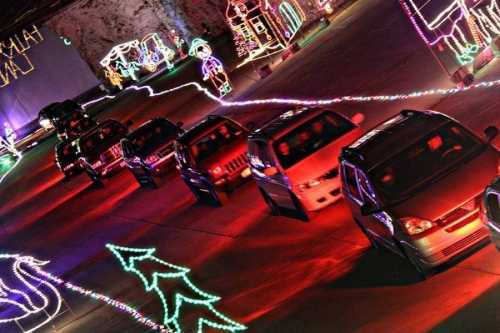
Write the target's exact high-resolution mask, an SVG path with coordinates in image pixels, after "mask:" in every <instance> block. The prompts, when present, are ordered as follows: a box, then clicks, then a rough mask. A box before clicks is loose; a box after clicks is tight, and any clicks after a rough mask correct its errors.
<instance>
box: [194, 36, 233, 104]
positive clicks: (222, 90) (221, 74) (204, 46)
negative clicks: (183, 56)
mask: <svg viewBox="0 0 500 333" xmlns="http://www.w3.org/2000/svg"><path fill="white" fill-rule="evenodd" d="M212 53H213V51H212V48H211V47H210V45H209V44H208V42H207V41H205V40H203V39H202V38H195V39H193V41H192V42H191V47H190V48H189V55H190V56H192V57H196V58H198V59H200V60H201V61H202V64H201V71H202V74H203V81H207V80H209V79H210V81H211V82H212V85H213V86H214V87H215V88H216V89H217V91H218V92H219V97H224V96H226V95H227V94H229V93H230V92H231V91H232V90H233V88H232V86H231V83H230V81H229V76H228V75H227V73H226V70H225V69H224V65H223V64H222V61H220V60H219V59H217V58H216V57H214V56H213V55H212Z"/></svg>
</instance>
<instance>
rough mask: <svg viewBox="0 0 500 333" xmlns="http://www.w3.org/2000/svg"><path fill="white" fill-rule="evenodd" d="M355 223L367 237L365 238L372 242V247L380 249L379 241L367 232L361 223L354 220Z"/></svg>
mask: <svg viewBox="0 0 500 333" xmlns="http://www.w3.org/2000/svg"><path fill="white" fill-rule="evenodd" d="M354 222H355V223H356V224H357V225H358V227H359V229H361V232H362V233H363V234H364V235H365V237H366V238H367V239H368V241H370V245H371V247H372V248H374V249H378V248H379V245H378V243H377V240H376V239H375V237H374V236H373V235H372V234H371V233H370V232H369V231H368V230H366V228H365V226H364V225H363V224H362V223H361V222H359V221H358V220H357V219H354Z"/></svg>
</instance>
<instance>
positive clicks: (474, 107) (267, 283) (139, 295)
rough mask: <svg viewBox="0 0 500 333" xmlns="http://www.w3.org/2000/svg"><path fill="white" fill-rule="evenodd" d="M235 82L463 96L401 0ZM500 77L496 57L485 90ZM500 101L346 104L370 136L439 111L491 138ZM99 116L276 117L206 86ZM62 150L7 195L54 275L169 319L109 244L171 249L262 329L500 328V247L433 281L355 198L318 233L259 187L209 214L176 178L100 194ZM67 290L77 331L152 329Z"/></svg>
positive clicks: (137, 119) (280, 90)
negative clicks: (65, 168)
mask: <svg viewBox="0 0 500 333" xmlns="http://www.w3.org/2000/svg"><path fill="white" fill-rule="evenodd" d="M185 67H186V68H183V69H181V70H179V71H178V72H177V73H176V74H175V75H173V76H171V77H163V78H160V79H158V80H156V81H155V82H154V83H153V86H154V87H155V88H157V89H162V88H167V87H172V86H175V85H176V84H178V83H182V82H185V81H186V78H192V77H196V71H195V70H194V69H195V68H196V67H193V66H191V65H186V66H185ZM193 68H194V69H193ZM234 75H235V81H237V85H238V86H239V85H241V87H242V88H241V89H239V90H240V91H239V93H238V94H237V95H238V97H237V98H239V99H250V98H264V97H276V96H279V97H283V96H291V97H295V98H315V97H316V98H322V97H331V96H340V95H346V94H356V95H357V94H370V95H372V94H390V93H399V92H412V91H415V90H420V89H427V88H434V87H451V86H452V85H451V83H450V82H449V80H448V79H447V78H446V76H444V74H443V73H442V72H441V71H440V69H439V67H438V66H437V65H436V64H435V63H434V62H433V59H432V57H431V56H430V55H429V54H428V51H427V49H426V48H425V47H424V45H423V43H422V42H421V40H420V39H419V38H418V36H417V35H416V33H415V32H414V31H413V30H412V28H411V25H410V24H409V22H408V20H407V18H406V17H405V16H404V15H403V14H402V12H401V10H400V9H399V5H398V3H397V1H387V0H359V1H357V2H356V3H354V5H352V6H351V7H349V8H348V9H346V10H345V12H343V13H342V14H340V15H338V16H337V17H336V18H335V19H334V20H333V22H332V24H331V25H330V27H328V29H326V30H325V31H323V32H322V33H321V34H319V35H318V36H317V37H316V39H315V40H314V41H313V42H312V43H311V44H310V45H309V46H308V47H307V48H304V49H303V50H302V51H300V52H299V53H297V54H296V55H295V56H294V57H293V58H291V59H289V60H287V61H286V62H284V63H283V64H281V65H279V66H277V67H276V69H275V71H274V73H273V74H272V75H271V76H270V77H268V78H266V79H265V80H260V81H257V82H255V83H253V84H251V83H252V82H253V81H252V80H254V77H255V76H253V77H251V76H245V75H247V73H246V72H243V73H235V74H234ZM238 75H240V76H238ZM248 75H251V74H248ZM499 76H500V66H499V64H498V63H495V62H494V63H492V64H490V65H489V66H488V67H487V68H485V69H484V71H483V72H482V73H480V74H479V75H478V80H486V79H491V78H497V77H499ZM248 78H250V79H248ZM243 87H244V88H245V89H244V90H243ZM499 97H500V93H499V92H498V90H497V89H489V90H481V91H473V92H468V93H463V94H459V95H455V96H450V97H447V98H438V97H428V98H421V99H414V100H410V101H406V102H391V103H366V104H354V103H352V104H342V105H337V106H335V107H334V108H335V109H336V110H339V111H340V112H344V113H345V114H348V115H353V114H355V113H357V112H361V113H363V114H364V115H365V116H366V121H365V123H364V124H363V127H365V128H367V129H368V128H369V127H370V126H372V125H373V124H375V123H376V122H379V121H381V120H383V119H385V118H387V117H389V116H391V115H393V114H395V113H396V112H398V111H399V110H401V109H403V108H418V109H427V108H432V109H435V110H437V111H441V112H444V113H447V114H449V115H451V116H453V117H455V118H457V119H458V120H460V121H462V122H463V123H464V124H465V125H467V126H469V127H470V128H472V129H473V130H474V131H477V132H478V134H480V133H481V131H482V130H483V128H484V127H486V126H487V125H490V124H494V125H496V126H498V127H500V116H499V114H500V113H499V111H498V108H499V104H500V98H499ZM233 98H236V96H234V97H233ZM98 108H100V109H105V110H104V111H102V112H100V113H99V115H98V117H99V118H107V117H113V118H116V119H120V120H128V119H133V120H134V123H135V124H136V125H137V124H139V123H141V122H142V121H144V120H147V119H149V118H151V117H152V116H157V115H163V116H167V117H170V118H171V119H173V120H183V121H185V122H186V123H187V124H191V123H193V122H194V121H195V120H196V119H198V118H200V117H201V116H203V115H204V114H206V113H208V112H218V113H224V114H228V115H231V116H233V117H234V118H236V119H238V120H240V121H242V122H243V123H248V122H250V121H252V122H255V123H258V124H260V123H263V122H265V121H266V120H268V119H269V118H271V117H273V116H274V115H275V114H276V111H273V110H272V109H273V108H270V107H267V106H263V107H260V108H259V109H258V110H256V109H253V108H245V109H235V108H229V109H227V108H218V109H216V105H215V103H213V102H210V101H208V100H207V99H206V98H204V97H203V96H202V95H201V94H199V93H195V92H194V91H191V90H187V91H183V92H180V93H178V94H176V95H175V96H171V95H170V96H169V95H166V96H162V97H157V98H147V97H145V96H144V94H141V93H134V94H132V93H127V94H125V95H124V96H122V97H121V98H120V99H119V100H116V101H113V102H111V103H106V104H104V105H102V106H100V107H98ZM94 111H97V108H96V109H93V110H91V112H94ZM54 143H55V140H54V139H51V140H48V141H45V142H44V143H42V144H41V145H40V146H38V147H37V148H36V149H34V150H32V151H31V152H29V153H28V154H27V155H26V156H25V158H24V160H23V162H22V163H21V165H20V167H19V168H18V169H16V171H15V172H14V173H13V174H12V175H11V176H10V177H9V178H8V179H7V180H6V182H5V183H4V184H3V185H2V187H1V188H0V222H1V226H2V228H0V243H1V244H2V246H1V248H2V250H3V251H7V252H11V253H12V252H15V253H24V254H30V255H33V256H35V257H37V258H39V259H44V260H51V263H50V264H49V265H48V269H49V270H50V271H52V272H54V273H57V274H59V275H64V276H65V277H67V278H69V279H71V280H73V281H76V282H77V283H79V284H81V285H83V286H86V287H88V288H92V289H95V290H97V291H100V292H103V293H107V294H109V295H113V296H114V297H118V298H120V299H122V300H125V301H127V302H129V303H131V304H135V305H137V306H143V310H144V312H146V313H147V314H149V315H151V316H152V317H154V318H156V319H159V318H160V314H161V311H160V305H159V302H158V300H157V299H155V297H154V295H152V294H147V293H145V292H144V291H143V290H142V287H141V286H140V283H139V280H138V279H136V278H135V277H133V276H131V275H127V274H126V273H124V272H123V271H122V270H121V268H120V266H119V265H118V262H117V261H116V260H115V259H114V258H113V257H112V256H111V255H110V254H109V252H107V251H106V250H105V247H104V246H105V244H106V243H108V242H111V243H117V244H128V245H129V246H136V247H156V248H157V250H158V256H159V257H161V258H163V259H164V260H167V261H168V262H171V263H174V264H178V265H183V266H187V267H190V268H191V269H192V278H193V280H194V281H196V282H197V284H198V286H200V287H201V288H202V289H204V290H207V291H210V292H213V293H215V294H217V295H220V296H221V297H222V300H221V301H220V302H219V303H218V304H217V307H218V309H220V310H221V311H222V312H224V313H225V314H228V315H229V316H230V317H232V318H234V319H236V320H239V321H241V322H244V323H245V324H246V325H247V326H248V327H249V329H248V332H266V333H268V332H269V333H275V332H276V333H281V332H287V333H290V332H428V331H433V332H498V331H500V311H499V309H500V283H499V281H500V254H499V253H497V252H496V251H495V249H494V248H493V246H492V245H487V246H485V247H483V248H481V249H477V250H476V251H474V252H473V253H471V255H470V256H468V257H466V258H464V259H463V260H461V261H459V262H457V263H454V264H453V265H451V266H450V267H445V268H444V269H443V270H442V271H441V272H440V273H438V274H437V275H435V276H434V277H432V278H431V279H429V280H427V281H425V282H420V281H418V280H417V279H416V277H415V275H414V274H413V271H412V269H411V268H410V267H409V266H408V265H407V264H406V263H405V262H403V261H401V260H400V259H398V258H396V257H395V256H393V255H391V254H390V253H387V252H385V251H375V250H371V249H369V248H368V242H367V241H366V239H365V238H364V237H363V235H362V234H361V232H360V231H359V230H358V229H357V227H356V226H355V224H354V223H353V221H352V220H351V218H350V213H349V211H348V209H347V206H346V205H345V204H344V203H343V201H340V202H338V203H336V204H334V205H332V206H330V207H328V208H326V209H325V210H323V211H321V212H319V213H317V214H314V216H313V219H312V220H311V221H310V222H309V223H302V222H298V221H296V220H292V219H289V218H285V217H271V216H270V215H269V214H268V210H267V208H266V207H265V205H264V202H263V201H262V199H261V198H260V196H259V194H258V191H257V188H256V187H255V185H254V184H253V183H252V182H250V183H247V184H245V185H243V186H242V187H241V188H239V189H237V191H235V192H234V194H232V195H231V197H230V200H229V202H228V203H227V205H225V206H224V207H223V208H212V207H209V206H203V205H199V204H196V203H195V200H194V197H193V196H192V195H191V194H190V192H189V191H188V189H187V188H186V187H185V186H184V184H183V183H182V181H181V179H180V177H179V176H178V175H177V173H176V171H175V170H174V171H172V172H171V173H169V174H168V175H167V176H166V177H165V178H163V179H162V180H161V186H160V188H159V189H158V190H145V189H140V188H139V187H138V185H137V184H136V183H135V181H134V180H133V178H132V176H131V175H130V174H128V173H127V172H126V171H125V172H122V173H120V174H118V175H116V176H115V177H113V178H112V179H110V180H108V181H106V182H105V187H104V188H102V189H97V188H93V187H92V186H91V184H90V182H89V181H88V180H87V179H86V178H85V176H84V175H82V176H80V177H77V178H75V179H73V180H71V181H68V182H66V181H63V180H62V176H61V175H60V174H59V172H58V170H57V168H56V167H55V165H54V164H53V161H54V157H53V145H54ZM496 143H497V144H498V140H497V142H496ZM64 296H65V298H66V299H67V302H68V304H69V305H70V307H71V308H72V309H73V312H67V313H65V314H63V315H62V316H61V317H60V318H58V321H56V326H57V327H59V328H60V329H61V331H63V332H142V331H144V330H143V328H142V327H141V326H138V325H137V324H135V323H134V322H133V321H132V320H130V319H129V318H128V317H126V316H125V315H122V314H117V313H116V312H114V311H113V310H112V309H111V308H110V307H105V306H101V305H100V304H98V303H96V302H93V301H91V300H89V299H86V298H83V297H81V296H77V295H75V294H70V293H67V292H65V293H64ZM190 311H191V310H190ZM196 313H197V312H196V311H192V312H191V313H190V315H188V319H189V318H191V319H192V318H194V316H195V315H196ZM189 325H192V322H191V323H190V322H189V320H188V327H189ZM47 331H49V329H47ZM2 332H3V331H2ZM13 332H14V331H13Z"/></svg>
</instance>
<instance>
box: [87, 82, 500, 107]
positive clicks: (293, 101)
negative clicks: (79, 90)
mask: <svg viewBox="0 0 500 333" xmlns="http://www.w3.org/2000/svg"><path fill="white" fill-rule="evenodd" d="M498 86H500V79H497V80H490V81H483V82H479V83H475V84H472V85H470V86H464V87H454V88H436V89H427V90H420V91H414V92H410V93H399V94H392V95H367V96H363V95H345V96H339V97H332V98H325V99H297V98H284V97H278V98H266V99H252V100H244V101H226V100H223V99H222V98H219V97H217V96H215V95H214V94H212V93H211V92H210V91H209V90H208V89H207V88H204V87H203V86H202V85H200V84H199V83H198V82H189V83H185V84H182V85H179V86H177V87H174V88H169V89H165V90H160V91H158V92H156V91H155V90H154V89H153V88H152V87H151V86H149V85H146V86H137V85H132V86H129V87H127V88H125V89H124V90H135V91H143V90H144V91H146V92H147V93H148V95H149V97H158V96H162V95H166V94H170V93H173V92H176V91H179V90H181V89H184V88H189V87H194V88H195V89H196V90H198V91H200V92H202V93H203V94H205V95H206V96H207V97H208V98H209V99H211V100H213V101H215V102H217V103H218V104H219V105H221V106H223V107H243V106H250V105H265V104H283V105H300V106H322V105H333V104H340V103H367V102H391V101H397V100H409V99H414V98H420V97H428V96H447V95H453V94H458V93H462V92H466V91H470V90H476V89H485V88H492V87H498ZM117 96H118V95H106V96H103V97H99V98H97V99H94V100H91V101H89V102H87V103H85V104H83V105H82V107H83V108H84V109H87V108H88V107H90V106H91V105H94V104H96V103H98V102H101V101H103V100H112V99H115V98H116V97H117Z"/></svg>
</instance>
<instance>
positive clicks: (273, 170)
mask: <svg viewBox="0 0 500 333" xmlns="http://www.w3.org/2000/svg"><path fill="white" fill-rule="evenodd" d="M263 172H264V174H265V175H266V176H268V177H272V176H274V175H276V174H277V173H278V168H276V167H267V168H265V169H264V170H263Z"/></svg>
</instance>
